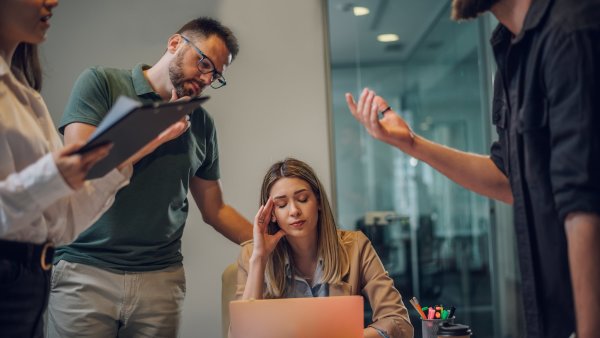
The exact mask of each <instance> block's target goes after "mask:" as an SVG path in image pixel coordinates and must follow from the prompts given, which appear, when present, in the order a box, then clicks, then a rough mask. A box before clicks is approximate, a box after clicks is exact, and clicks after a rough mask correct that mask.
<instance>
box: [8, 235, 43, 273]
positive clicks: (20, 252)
mask: <svg viewBox="0 0 600 338" xmlns="http://www.w3.org/2000/svg"><path fill="white" fill-rule="evenodd" d="M0 259H9V260H15V261H19V262H21V263H23V264H25V265H26V266H29V267H36V266H39V267H40V268H41V269H42V270H44V271H48V270H50V269H52V260H53V259H54V244H53V243H52V242H50V241H48V242H46V243H44V244H33V243H27V242H15V241H4V240H0Z"/></svg>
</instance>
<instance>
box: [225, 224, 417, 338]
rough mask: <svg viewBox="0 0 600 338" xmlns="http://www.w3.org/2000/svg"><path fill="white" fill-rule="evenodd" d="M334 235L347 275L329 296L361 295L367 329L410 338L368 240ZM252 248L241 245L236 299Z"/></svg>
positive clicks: (342, 233)
mask: <svg viewBox="0 0 600 338" xmlns="http://www.w3.org/2000/svg"><path fill="white" fill-rule="evenodd" d="M338 235H339V236H340V238H341V241H342V243H343V245H344V247H345V248H346V251H347V252H348V258H349V259H348V260H349V266H348V267H346V268H345V269H344V271H347V272H346V274H345V275H344V278H343V282H342V283H341V284H339V285H329V296H350V295H362V296H364V297H366V298H367V300H368V301H369V303H370V304H371V308H372V309H373V318H372V319H373V323H372V324H371V325H369V326H372V327H374V328H377V329H379V330H381V331H383V332H385V333H386V334H387V335H388V336H389V337H390V338H405V337H413V326H412V324H411V323H410V319H409V318H408V310H407V309H406V306H404V303H403V302H402V296H401V295H400V292H398V290H397V289H396V288H395V287H394V282H393V280H392V279H391V278H390V276H389V275H388V273H387V271H385V269H384V267H383V264H382V263H381V260H380V259H379V256H377V253H376V252H375V249H374V248H373V246H372V245H371V242H370V241H369V239H368V238H367V237H366V236H365V235H364V234H363V233H362V232H359V231H344V230H339V231H338ZM252 248H253V246H252V241H248V242H246V243H244V244H243V246H242V251H241V253H240V256H239V258H238V281H237V289H236V294H235V295H236V299H240V298H242V295H243V294H244V288H245V286H246V280H247V279H248V268H249V261H250V256H251V255H252Z"/></svg>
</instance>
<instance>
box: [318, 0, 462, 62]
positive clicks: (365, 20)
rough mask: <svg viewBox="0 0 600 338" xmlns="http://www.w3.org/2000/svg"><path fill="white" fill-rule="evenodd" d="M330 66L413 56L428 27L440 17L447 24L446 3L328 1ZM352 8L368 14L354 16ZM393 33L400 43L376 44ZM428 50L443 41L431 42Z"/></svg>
mask: <svg viewBox="0 0 600 338" xmlns="http://www.w3.org/2000/svg"><path fill="white" fill-rule="evenodd" d="M327 3H328V11H329V31H330V37H329V38H330V45H331V62H332V65H333V66H334V67H343V66H347V65H354V64H355V63H356V62H357V60H360V62H361V64H370V63H378V64H381V63H399V62H402V61H404V60H406V59H407V58H408V57H409V56H410V55H411V53H413V52H414V48H415V46H417V45H418V43H419V42H420V41H421V40H422V38H423V37H424V36H425V34H427V33H428V30H429V28H430V27H431V25H432V23H434V22H435V21H436V19H438V18H439V17H440V15H444V16H446V17H444V18H442V20H443V21H448V23H450V19H449V18H447V16H448V15H447V11H448V9H449V7H450V1H449V0H417V1H415V0H356V1H352V0H328V1H327ZM353 6H362V7H367V8H369V10H370V13H369V14H368V15H365V16H358V17H357V16H354V14H353V12H352V8H353ZM383 33H395V34H398V35H399V36H400V40H399V41H397V42H391V43H382V42H379V41H377V39H376V38H377V35H379V34H383ZM428 43H429V44H431V46H430V47H431V49H432V50H434V49H436V48H439V47H441V45H442V44H443V43H444V41H431V38H429V39H428Z"/></svg>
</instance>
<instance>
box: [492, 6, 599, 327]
mask: <svg viewBox="0 0 600 338" xmlns="http://www.w3.org/2000/svg"><path fill="white" fill-rule="evenodd" d="M491 44H492V47H493V50H494V55H495V58H496V61H497V64H498V71H497V73H496V76H495V79H494V101H493V107H492V121H493V123H494V125H495V126H496V130H497V132H498V135H499V139H498V141H497V142H495V143H494V144H493V145H492V155H491V158H492V160H493V161H494V163H495V164H496V165H497V166H498V168H499V169H500V170H501V171H502V172H504V174H506V175H507V176H508V177H509V179H510V184H511V187H512V192H513V196H514V218H515V219H514V221H515V227H516V235H517V242H518V243H517V244H518V251H519V263H520V268H521V275H522V280H523V282H522V293H523V299H524V303H523V305H524V307H525V309H524V310H525V316H526V328H527V335H528V336H529V337H568V336H569V334H571V333H572V332H574V331H575V308H574V302H573V293H572V290H571V281H570V274H569V262H568V254H567V240H566V234H565V228H564V220H565V217H566V216H567V215H568V214H569V213H571V212H575V211H583V212H592V213H596V214H600V1H598V0H577V1H569V0H534V1H533V3H532V5H531V8H530V10H529V12H528V13H527V16H526V18H525V22H524V26H523V29H522V31H521V33H520V34H519V35H518V36H516V37H513V36H512V34H511V32H510V31H509V30H508V29H507V28H506V27H504V26H502V25H499V26H498V27H497V28H496V30H495V31H494V34H493V36H492V39H491ZM599 245H600V243H599ZM598 264H600V262H598Z"/></svg>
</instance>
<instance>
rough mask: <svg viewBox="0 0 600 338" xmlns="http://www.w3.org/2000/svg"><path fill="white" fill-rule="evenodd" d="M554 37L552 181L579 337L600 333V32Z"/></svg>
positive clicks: (547, 76) (548, 68)
mask: <svg viewBox="0 0 600 338" xmlns="http://www.w3.org/2000/svg"><path fill="white" fill-rule="evenodd" d="M595 27H596V28H595V30H594V29H593V28H592V29H589V30H587V29H583V30H580V31H572V32H568V33H565V32H562V31H561V33H562V34H561V33H558V34H553V35H552V36H551V39H550V41H549V42H548V43H547V46H548V47H547V52H546V53H544V55H545V56H546V57H545V58H544V60H543V64H542V66H543V69H544V82H545V85H546V88H547V114H548V122H549V126H550V128H549V129H550V143H551V144H552V148H551V154H550V179H551V183H552V191H553V193H554V201H555V204H556V208H557V210H558V213H559V218H560V220H561V221H562V220H564V226H565V232H566V237H567V246H568V255H569V268H570V275H571V282H572V288H573V296H574V301H575V302H574V303H575V309H574V310H575V314H576V322H577V337H596V336H598V332H599V331H600V321H598V319H597V314H598V311H600V288H598V285H600V264H599V263H600V245H599V243H600V160H599V159H598V150H599V149H600V133H598V125H599V122H600V115H599V114H598V113H599V112H600V96H599V95H598V88H600V61H599V60H600V44H598V39H599V38H600V30H599V29H598V28H597V27H598V25H595Z"/></svg>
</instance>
